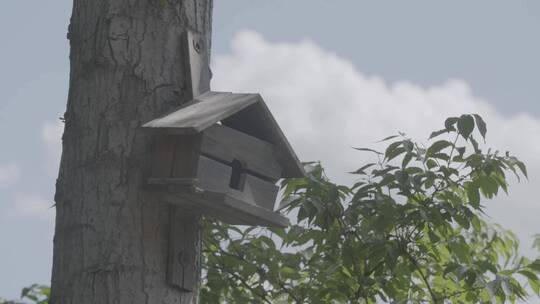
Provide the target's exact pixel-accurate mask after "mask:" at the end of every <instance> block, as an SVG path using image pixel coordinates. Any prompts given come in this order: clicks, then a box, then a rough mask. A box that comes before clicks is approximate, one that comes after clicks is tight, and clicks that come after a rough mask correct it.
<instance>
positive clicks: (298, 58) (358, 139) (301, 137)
mask: <svg viewBox="0 0 540 304" xmlns="http://www.w3.org/2000/svg"><path fill="white" fill-rule="evenodd" d="M214 59H215V61H214V66H213V72H214V81H213V88H214V89H215V90H222V91H236V92H259V93H262V95H263V97H264V98H265V100H266V102H267V103H268V106H269V107H270V109H271V111H272V112H273V113H274V115H275V116H276V119H277V120H278V122H279V123H280V125H281V126H282V128H283V130H284V132H285V134H286V135H287V137H288V138H289V140H290V141H291V144H292V145H293V147H295V148H296V149H297V151H298V154H299V157H300V158H301V159H302V160H304V161H307V160H321V161H323V164H324V165H325V167H326V168H327V171H328V173H329V175H330V176H331V177H333V178H335V179H336V180H338V181H340V182H348V181H350V180H351V176H349V175H347V174H346V173H345V172H348V171H351V170H353V169H355V168H358V167H359V166H361V165H362V164H363V163H365V162H366V161H367V157H368V155H365V154H362V153H359V152H356V151H354V150H353V149H351V147H352V146H371V145H372V143H373V142H374V141H376V140H378V139H381V138H383V137H385V136H387V135H390V134H395V133H396V132H398V131H403V132H405V133H407V134H408V135H409V136H411V137H413V138H415V139H417V140H424V139H427V137H428V135H429V133H430V132H431V131H433V130H436V129H440V128H441V127H442V123H443V121H444V119H445V118H446V117H449V116H454V115H459V114H463V113H479V114H481V115H482V116H483V117H484V118H485V120H486V121H487V123H488V144H489V145H490V146H492V147H497V148H499V149H501V150H510V151H512V152H513V153H514V154H515V155H517V156H518V157H520V158H521V159H523V160H524V161H525V162H526V163H527V164H528V165H529V170H530V175H531V179H532V181H531V182H530V183H528V184H521V185H519V186H516V187H514V188H513V190H511V195H510V197H502V198H501V199H499V200H497V201H496V202H494V203H493V204H490V205H492V206H490V208H489V209H488V212H489V213H491V214H492V215H493V216H494V218H495V219H496V220H497V221H499V222H502V223H503V224H505V225H506V226H507V227H509V228H512V229H513V230H514V231H516V232H517V233H518V234H519V235H520V236H521V237H523V238H527V237H528V236H530V235H531V234H533V233H538V232H540V226H538V225H537V220H536V218H535V216H533V215H534V214H540V205H539V204H537V202H536V201H535V200H534V197H536V195H535V191H534V189H536V188H538V187H540V179H536V176H538V173H540V136H539V135H538V134H540V121H539V120H538V119H536V118H535V117H532V116H530V115H528V114H526V113H523V114H519V115H514V116H507V115H503V114H502V113H500V112H499V111H498V110H497V109H496V108H494V107H493V106H492V105H490V104H489V103H488V102H486V101H484V100H482V99H480V98H478V97H477V96H474V94H473V92H472V90H471V88H470V87H469V86H468V84H467V83H466V82H464V81H462V80H449V81H447V82H446V83H443V84H440V85H438V86H432V87H423V86H420V85H417V84H414V83H411V82H409V81H400V82H396V83H387V82H385V81H384V80H383V79H381V78H380V77H374V76H366V75H364V74H362V73H361V72H360V71H358V70H357V69H356V68H355V67H354V66H353V65H352V64H351V63H350V62H348V61H347V60H345V59H342V58H339V57H337V56H336V55H334V54H332V53H330V52H328V51H325V50H323V49H321V48H320V47H318V46H317V45H315V44H314V43H312V42H310V41H307V40H305V41H302V42H298V43H270V42H268V41H266V40H264V39H263V38H262V37H261V36H260V35H259V34H257V33H256V32H251V31H244V32H240V33H239V34H238V35H237V36H236V37H235V39H234V41H233V44H232V52H231V53H230V54H225V55H223V54H222V55H217V56H216V57H215V58H214ZM510 202H511V203H510ZM510 204H511V205H510Z"/></svg>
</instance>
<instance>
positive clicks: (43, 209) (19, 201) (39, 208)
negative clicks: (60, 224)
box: [14, 193, 54, 217]
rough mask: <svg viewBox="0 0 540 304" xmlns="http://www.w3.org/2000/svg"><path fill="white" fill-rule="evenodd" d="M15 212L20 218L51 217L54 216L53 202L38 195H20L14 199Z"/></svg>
mask: <svg viewBox="0 0 540 304" xmlns="http://www.w3.org/2000/svg"><path fill="white" fill-rule="evenodd" d="M14 204H15V211H16V213H17V215H20V216H34V217H49V216H52V215H54V208H51V207H52V205H53V202H52V201H50V200H47V199H45V198H44V197H42V196H39V195H36V194H28V193H20V194H16V195H15V198H14Z"/></svg>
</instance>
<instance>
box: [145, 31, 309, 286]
mask: <svg viewBox="0 0 540 304" xmlns="http://www.w3.org/2000/svg"><path fill="white" fill-rule="evenodd" d="M201 38H202V37H201V36H199V35H197V34H196V33H193V32H191V31H188V32H186V33H185V35H184V45H185V49H184V52H186V54H187V55H188V56H186V57H187V58H188V61H187V62H186V63H185V67H186V72H187V73H186V78H187V79H188V80H189V82H190V86H189V87H188V88H187V89H188V90H187V91H188V95H189V99H190V100H189V101H187V102H185V103H184V104H183V105H182V106H181V107H179V108H178V109H176V110H174V111H172V112H170V113H167V114H165V115H163V116H161V117H158V118H156V119H153V120H151V121H149V122H147V123H145V124H144V125H143V126H142V127H143V129H145V130H149V131H151V132H152V141H153V156H151V159H150V161H151V171H150V173H149V175H148V178H147V180H146V184H147V187H148V188H149V189H150V190H152V191H154V193H156V196H155V197H156V200H158V201H160V202H162V203H168V204H171V205H173V207H174V208H172V209H171V222H170V233H169V238H170V239H169V257H168V268H167V280H168V282H169V284H171V285H172V286H175V287H176V288H178V289H180V290H182V291H187V292H189V291H191V290H193V288H194V286H195V285H196V282H197V273H198V272H197V269H198V266H197V265H198V260H197V255H198V253H197V252H198V251H197V249H196V246H195V245H194V244H197V243H198V240H197V237H198V236H197V232H196V231H197V228H196V227H197V225H198V223H197V219H196V218H197V216H190V214H191V213H195V214H204V215H210V216H212V217H214V218H217V219H220V220H222V221H224V222H227V223H230V224H241V225H250V226H268V227H285V226H287V224H288V220H287V218H286V217H284V216H282V215H281V214H280V213H279V212H277V211H275V210H274V206H275V202H276V197H277V195H278V192H279V188H278V186H276V182H277V181H278V180H279V179H281V178H294V177H303V176H304V171H303V167H302V165H301V164H300V162H299V161H298V158H297V157H296V154H295V153H294V151H293V150H292V148H291V146H290V145H289V143H288V141H287V139H286V138H285V136H284V135H283V132H282V131H281V129H280V128H279V126H278V124H277V123H276V121H275V119H274V117H273V116H272V114H271V113H270V111H269V110H268V108H267V107H266V105H265V103H264V100H263V99H262V97H261V96H260V95H259V94H235V93H227V92H213V91H211V90H210V77H211V72H210V68H209V65H208V49H207V48H206V46H205V41H204V40H203V39H201Z"/></svg>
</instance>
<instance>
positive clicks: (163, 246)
mask: <svg viewBox="0 0 540 304" xmlns="http://www.w3.org/2000/svg"><path fill="white" fill-rule="evenodd" d="M211 13H212V0H74V6H73V15H72V19H71V25H70V28H69V33H68V38H69V39H70V41H71V55H70V59H71V75H70V90H69V98H68V104H67V110H66V113H65V117H64V118H65V121H66V126H65V132H64V137H63V154H62V161H61V167H60V173H59V177H58V180H57V190H56V198H55V200H56V210H57V215H56V232H55V239H54V261H53V276H52V299H51V303H52V304H86V303H99V304H101V303H118V304H123V303H126V304H128V303H129V304H137V303H196V302H197V296H196V294H197V293H196V292H194V293H182V292H180V291H179V290H176V289H174V288H171V287H170V286H169V285H168V284H167V282H166V274H167V269H166V267H167V253H168V252H167V251H168V234H169V225H170V217H169V212H170V207H169V206H167V205H164V204H160V203H159V202H157V201H156V199H155V198H153V197H152V193H149V192H147V191H145V190H144V188H143V187H142V186H143V185H144V183H145V179H146V178H147V177H148V171H149V165H150V160H151V152H152V136H151V135H150V134H146V133H144V132H142V130H141V129H140V128H139V127H140V126H141V124H142V123H144V122H147V121H149V120H151V119H153V118H155V117H157V116H158V115H161V114H164V113H165V112H168V111H170V110H171V109H173V108H175V107H177V106H178V105H179V104H180V103H181V102H183V101H185V100H186V99H187V98H188V96H186V95H187V94H188V93H187V88H188V84H187V83H185V79H186V74H185V70H186V67H185V66H184V64H185V63H184V62H185V58H184V56H185V55H186V54H184V51H183V48H182V40H181V37H182V33H183V31H185V30H186V29H187V28H189V29H192V30H195V31H197V32H199V33H202V34H204V35H205V37H207V40H208V41H207V42H208V44H207V45H210V33H211ZM195 245H196V244H194V246H195Z"/></svg>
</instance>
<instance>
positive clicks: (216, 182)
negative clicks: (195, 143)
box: [197, 155, 231, 193]
mask: <svg viewBox="0 0 540 304" xmlns="http://www.w3.org/2000/svg"><path fill="white" fill-rule="evenodd" d="M197 179H198V180H199V185H200V187H201V188H202V189H204V190H209V191H215V192H221V193H227V192H228V191H229V181H230V179H231V167H229V166H227V165H225V164H222V163H220V162H217V161H215V160H212V159H210V158H208V157H205V156H202V155H201V156H199V167H198V169H197Z"/></svg>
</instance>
